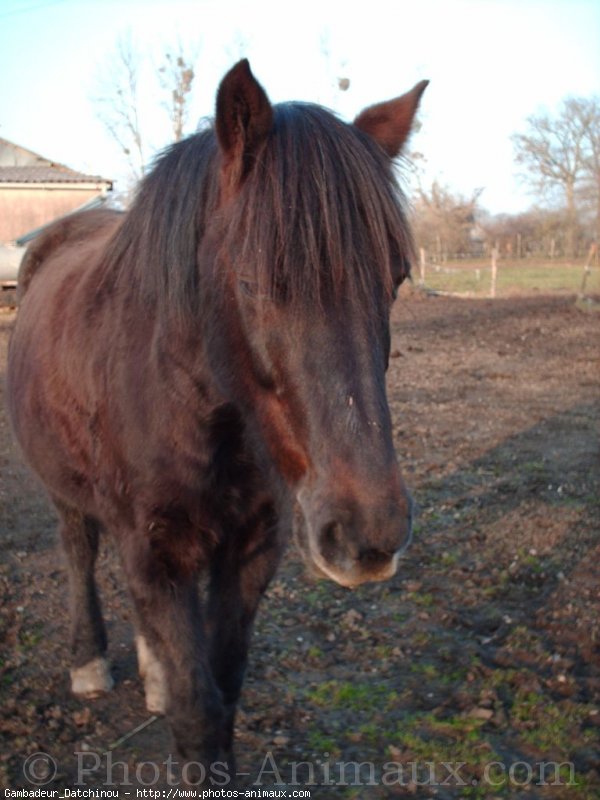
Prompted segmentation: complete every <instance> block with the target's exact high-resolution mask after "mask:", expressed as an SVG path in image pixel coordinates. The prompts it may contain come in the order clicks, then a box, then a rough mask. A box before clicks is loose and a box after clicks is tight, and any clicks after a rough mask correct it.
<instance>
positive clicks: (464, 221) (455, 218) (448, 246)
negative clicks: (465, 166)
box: [414, 181, 483, 262]
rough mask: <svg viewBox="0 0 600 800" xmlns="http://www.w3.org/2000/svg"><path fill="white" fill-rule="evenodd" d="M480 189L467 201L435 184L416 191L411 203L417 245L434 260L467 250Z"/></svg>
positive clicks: (469, 246) (477, 207) (474, 222)
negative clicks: (429, 187)
mask: <svg viewBox="0 0 600 800" xmlns="http://www.w3.org/2000/svg"><path fill="white" fill-rule="evenodd" d="M482 191H483V190H482V189H476V190H475V191H474V192H473V194H472V196H471V197H470V198H465V197H463V196H462V195H459V194H453V193H452V192H451V191H450V190H449V189H448V188H447V187H444V186H442V185H441V184H440V183H438V182H437V181H434V182H433V184H432V185H431V189H428V190H425V189H423V188H422V187H420V188H419V189H418V195H417V198H416V200H415V202H414V212H415V220H414V229H415V237H416V240H417V244H418V245H419V246H420V247H424V248H425V249H426V250H427V251H429V253H431V254H434V255H435V257H436V259H437V261H438V262H441V261H445V260H446V259H447V258H448V257H449V256H452V255H458V254H465V253H468V252H469V251H470V249H471V244H472V236H473V232H474V229H475V225H476V220H477V215H478V211H479V206H478V201H479V196H480V195H481V192H482Z"/></svg>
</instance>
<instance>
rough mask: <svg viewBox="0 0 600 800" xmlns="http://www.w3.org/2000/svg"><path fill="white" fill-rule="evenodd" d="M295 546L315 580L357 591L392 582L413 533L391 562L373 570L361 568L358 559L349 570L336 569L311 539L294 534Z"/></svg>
mask: <svg viewBox="0 0 600 800" xmlns="http://www.w3.org/2000/svg"><path fill="white" fill-rule="evenodd" d="M294 539H295V544H296V548H297V550H298V552H299V553H300V556H301V557H302V561H303V563H304V566H305V569H306V572H307V574H308V575H310V577H311V578H314V579H315V580H330V581H333V582H334V583H337V584H338V585H339V586H343V587H344V588H346V589H355V588H356V587H358V586H361V585H362V584H363V583H381V582H382V581H387V580H390V579H391V578H393V577H394V575H395V574H396V573H397V571H398V564H399V562H400V559H401V558H402V556H403V555H404V553H405V551H406V550H407V548H408V547H409V545H410V543H411V541H412V532H411V534H410V535H409V537H408V538H407V540H406V542H405V543H404V544H403V545H402V546H401V547H400V548H399V549H398V550H396V552H395V553H394V554H393V555H392V556H391V557H390V559H389V561H388V562H387V563H385V564H383V565H380V566H378V567H377V568H373V569H368V568H367V569H366V568H365V567H364V566H361V564H360V561H359V560H358V559H356V560H354V561H349V563H348V568H347V569H336V568H335V567H334V566H333V565H330V564H328V563H327V562H326V561H325V559H324V558H323V557H322V556H321V555H320V554H319V553H316V552H315V551H314V550H313V548H312V547H311V545H310V539H309V537H308V536H307V540H304V539H303V538H301V537H300V536H299V535H298V532H297V531H296V530H295V533H294Z"/></svg>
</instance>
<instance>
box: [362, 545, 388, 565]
mask: <svg viewBox="0 0 600 800" xmlns="http://www.w3.org/2000/svg"><path fill="white" fill-rule="evenodd" d="M393 557H394V553H389V552H387V551H385V550H376V549H375V548H369V549H367V550H361V552H360V553H359V554H358V560H359V561H360V563H361V564H362V565H363V566H365V567H371V568H372V567H380V566H383V565H384V564H387V563H389V561H390V560H391V559H392V558H393Z"/></svg>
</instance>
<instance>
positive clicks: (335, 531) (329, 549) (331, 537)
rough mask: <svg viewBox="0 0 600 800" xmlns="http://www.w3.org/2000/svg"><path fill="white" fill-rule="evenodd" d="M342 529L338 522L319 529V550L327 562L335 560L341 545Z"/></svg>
mask: <svg viewBox="0 0 600 800" xmlns="http://www.w3.org/2000/svg"><path fill="white" fill-rule="evenodd" d="M342 538H343V528H342V526H341V525H340V523H339V522H336V521H332V522H328V523H327V525H323V527H322V528H321V535H320V536H319V548H320V550H321V554H322V556H323V558H325V559H326V560H327V561H333V560H335V557H336V554H337V553H338V552H339V549H340V546H341V544H342Z"/></svg>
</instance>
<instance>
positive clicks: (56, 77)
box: [0, 0, 600, 213]
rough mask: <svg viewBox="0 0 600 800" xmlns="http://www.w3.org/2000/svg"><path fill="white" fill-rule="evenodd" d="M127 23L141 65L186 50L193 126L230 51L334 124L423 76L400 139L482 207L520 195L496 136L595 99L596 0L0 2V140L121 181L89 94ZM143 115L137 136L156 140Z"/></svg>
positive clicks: (505, 141)
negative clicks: (179, 47) (341, 81)
mask: <svg viewBox="0 0 600 800" xmlns="http://www.w3.org/2000/svg"><path fill="white" fill-rule="evenodd" d="M127 31H130V32H131V35H132V37H133V39H134V41H135V42H136V43H137V45H138V46H139V47H140V48H142V49H147V51H148V52H149V53H151V54H152V55H153V57H154V58H155V59H156V58H158V56H159V55H160V52H161V50H164V49H165V48H168V47H172V46H173V45H172V43H174V42H175V41H176V40H177V38H179V39H181V40H182V42H183V43H184V45H188V44H191V45H193V46H194V47H195V49H196V51H197V53H198V57H197V60H196V63H195V66H196V76H197V77H196V92H195V99H194V105H193V109H192V118H193V119H194V120H195V121H196V120H199V119H200V118H201V117H203V116H207V115H211V114H212V113H213V105H214V96H215V90H216V88H217V85H218V82H219V80H220V78H221V77H222V75H223V73H224V72H225V71H226V70H227V69H228V67H229V66H231V65H232V64H233V63H234V62H235V61H236V60H237V59H238V58H239V57H241V56H247V57H248V58H249V59H250V62H251V65H252V69H253V71H254V73H255V74H256V76H257V78H258V79H259V80H260V81H261V83H262V84H263V86H264V87H265V89H266V91H267V93H268V94H269V96H270V98H271V99H272V100H273V101H274V102H277V101H282V100H294V99H300V100H312V101H317V102H321V103H324V104H326V105H328V106H330V107H333V108H335V109H336V110H337V111H338V112H339V113H340V114H341V115H342V116H343V117H344V118H346V119H348V120H350V119H352V118H353V117H354V116H355V115H356V114H357V113H358V112H359V111H360V110H362V108H364V107H365V106H367V105H370V104H371V103H374V102H377V101H380V100H387V99H389V98H391V97H394V96H396V95H398V94H401V93H402V92H404V91H406V90H408V89H409V88H411V87H412V85H413V84H414V83H415V82H416V81H418V80H421V79H422V78H429V80H430V81H431V84H430V86H429V88H428V89H427V91H426V93H425V95H424V97H423V101H422V113H421V117H420V119H421V121H422V129H421V131H420V132H419V133H418V134H417V135H416V136H415V137H414V138H413V140H412V147H413V148H414V149H416V150H418V151H420V152H422V153H423V154H424V156H425V159H426V175H425V180H426V182H430V181H431V180H432V179H434V178H437V179H439V180H441V181H442V182H443V183H445V184H447V185H448V186H449V187H450V188H452V189H453V190H456V191H460V192H462V193H463V194H466V195H469V194H470V193H471V192H472V191H473V190H474V189H476V188H478V187H484V192H483V195H482V197H481V203H482V205H484V206H485V207H486V208H488V209H489V210H490V211H492V212H493V213H497V212H501V211H506V212H516V211H520V210H524V209H525V208H527V207H528V206H529V205H530V204H531V203H532V201H533V198H532V197H531V196H529V195H527V194H526V192H525V190H524V189H523V187H522V186H521V184H520V183H519V182H518V180H517V179H516V168H515V166H514V163H513V152H512V144H511V141H510V135H511V134H512V133H514V132H516V131H519V130H523V129H524V125H525V120H526V117H527V116H528V115H530V114H536V113H540V112H544V111H547V112H553V111H554V110H555V109H556V108H557V106H558V105H559V103H560V101H561V100H562V99H563V98H564V97H565V96H567V95H578V96H590V95H592V94H597V95H600V2H599V1H598V0H396V2H391V1H390V0H362V2H355V3H352V2H350V0H331V1H330V2H328V1H327V0H321V2H313V1H312V0H305V1H304V2H302V3H300V2H293V3H291V2H285V0H280V1H279V2H275V0H272V1H269V0H251V1H250V2H241V1H238V0H220V1H219V0H172V1H171V2H164V0H0V136H2V137H4V138H6V139H9V140H11V141H13V142H15V143H17V144H20V145H22V146H24V147H27V148H30V149H32V150H34V151H36V152H38V153H40V154H42V155H43V156H45V157H48V158H51V159H54V160H56V161H59V162H62V163H65V164H67V165H69V166H71V167H73V168H75V169H80V170H84V171H88V172H93V173H95V174H101V175H103V176H105V177H108V178H118V177H119V175H122V174H123V172H124V166H123V160H122V158H121V157H120V154H119V152H118V149H117V148H116V146H115V145H114V144H113V143H112V142H111V140H110V139H109V137H108V135H107V134H106V132H105V131H104V129H103V127H102V125H101V124H100V122H99V121H98V119H97V114H96V110H95V106H94V104H93V102H92V99H91V98H92V96H93V94H94V88H95V86H96V75H97V74H98V70H99V69H100V67H101V66H102V64H103V63H106V59H107V57H108V55H109V54H110V53H112V51H113V50H114V48H115V45H116V42H117V39H118V38H119V36H120V35H123V34H125V33H126V32H127ZM323 43H325V47H326V48H327V50H328V51H329V56H326V55H325V54H324V52H323V49H324V47H323ZM341 76H343V77H348V78H349V79H350V88H349V90H348V91H347V92H344V93H342V92H340V91H339V90H338V89H337V88H336V85H337V83H336V79H337V77H341ZM149 102H150V103H151V104H155V105H157V104H158V103H159V102H160V101H159V99H158V98H156V97H152V96H151V97H150V98H149ZM147 113H148V120H149V122H148V123H147V126H148V128H149V129H151V130H149V133H150V138H153V137H154V138H155V140H156V144H157V145H159V144H164V141H161V140H160V139H161V136H160V131H159V128H158V123H157V122H155V120H157V119H158V116H156V117H153V115H152V113H151V111H147Z"/></svg>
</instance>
